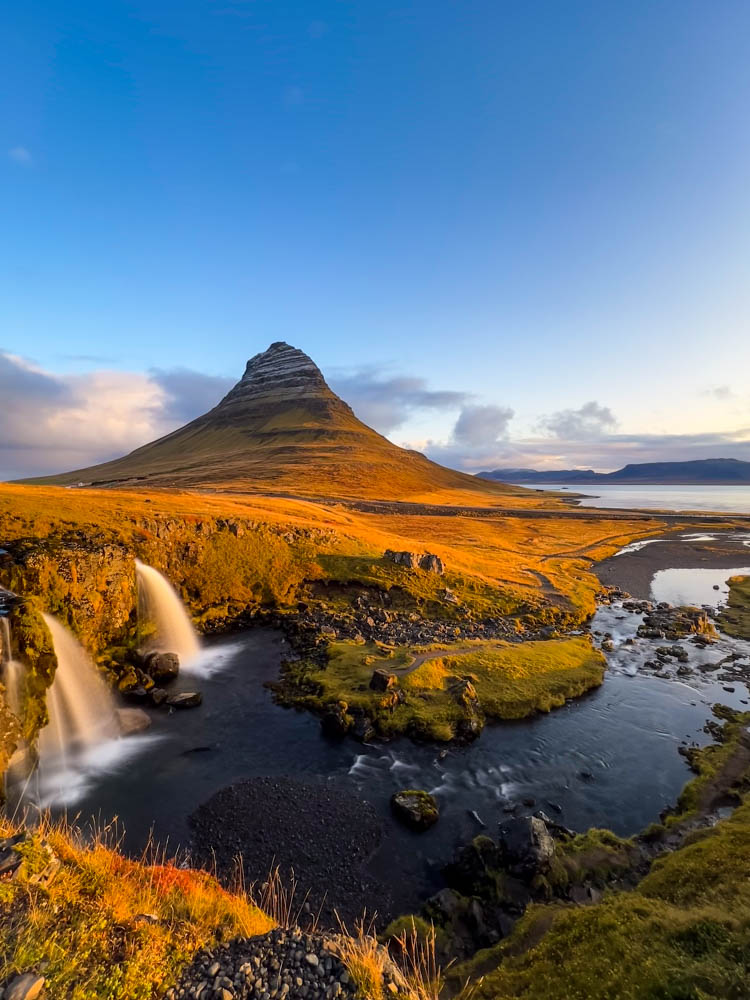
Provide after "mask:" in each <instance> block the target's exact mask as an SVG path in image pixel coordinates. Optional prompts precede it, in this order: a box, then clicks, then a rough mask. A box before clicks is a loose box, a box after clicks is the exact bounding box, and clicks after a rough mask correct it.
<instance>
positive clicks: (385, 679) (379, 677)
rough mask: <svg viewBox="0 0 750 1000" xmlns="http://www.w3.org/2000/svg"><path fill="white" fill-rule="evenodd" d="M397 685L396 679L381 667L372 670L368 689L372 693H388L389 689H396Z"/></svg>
mask: <svg viewBox="0 0 750 1000" xmlns="http://www.w3.org/2000/svg"><path fill="white" fill-rule="evenodd" d="M397 684H398V677H397V676H396V675H395V674H392V673H391V672H390V670H386V669H385V668H383V667H378V668H377V670H373V673H372V677H371V678H370V687H371V688H372V690H373V691H388V690H389V689H390V688H394V687H396V686H397Z"/></svg>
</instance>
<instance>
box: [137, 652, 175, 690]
mask: <svg viewBox="0 0 750 1000" xmlns="http://www.w3.org/2000/svg"><path fill="white" fill-rule="evenodd" d="M144 669H145V671H146V673H147V674H148V675H149V676H150V677H153V679H154V680H155V681H156V682H157V684H167V683H169V681H173V680H174V679H175V677H177V675H178V674H179V672H180V658H179V656H178V655H177V653H149V654H148V655H147V656H146V657H145V659H144Z"/></svg>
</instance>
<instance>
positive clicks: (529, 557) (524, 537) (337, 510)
mask: <svg viewBox="0 0 750 1000" xmlns="http://www.w3.org/2000/svg"><path fill="white" fill-rule="evenodd" d="M532 497H533V501H530V503H532V502H533V504H534V505H536V506H539V505H541V504H542V503H543V500H541V499H539V498H538V497H537V496H536V495H532ZM443 499H444V500H445V501H446V502H448V500H449V499H450V496H448V495H446V496H445V497H444V498H443ZM454 499H455V497H454ZM474 503H476V497H474ZM547 503H550V501H549V500H548V501H547ZM552 503H553V504H554V503H556V501H552ZM514 505H516V506H517V504H515V499H514ZM220 518H234V519H238V520H240V521H242V522H246V523H251V524H253V525H256V526H257V525H259V524H264V525H268V526H269V527H273V528H275V529H276V530H277V531H278V530H280V529H282V528H283V527H285V526H288V527H289V528H290V529H303V530H304V529H314V530H315V531H316V532H317V534H318V535H319V536H321V537H318V538H317V539H316V540H315V542H314V546H313V547H314V553H313V555H314V557H315V559H317V560H318V562H319V565H320V571H319V573H318V574H317V575H319V576H322V577H325V575H326V572H330V573H331V576H332V578H334V579H341V578H344V577H346V576H347V574H348V575H351V576H352V578H353V579H356V578H358V577H357V573H356V572H353V570H354V569H356V566H355V563H354V562H351V563H350V564H349V566H347V565H346V562H345V561H346V560H347V559H352V560H360V561H361V560H377V559H380V557H381V556H382V553H383V551H384V550H385V549H386V548H395V549H407V550H416V551H430V552H435V553H436V554H437V555H439V556H440V557H441V558H442V559H443V561H444V562H445V564H446V567H447V568H448V571H449V573H451V574H452V575H453V578H454V582H456V583H457V585H458V586H459V587H461V583H460V581H461V580H463V581H464V582H465V586H464V588H463V589H464V590H465V592H466V594H467V595H468V594H471V593H473V598H472V600H473V601H476V603H477V605H478V606H481V605H482V604H483V603H484V604H485V605H486V604H487V602H486V600H485V598H486V596H487V595H488V594H489V592H490V590H496V589H497V588H501V589H503V590H504V591H506V593H507V594H509V595H510V597H511V599H512V600H514V601H517V600H519V599H520V600H523V599H531V600H534V599H535V598H536V597H540V596H543V597H544V598H545V599H546V600H554V601H557V602H558V603H559V604H562V605H565V606H569V607H570V608H571V609H572V610H574V611H575V612H577V613H578V614H590V613H591V612H592V611H593V610H594V595H595V593H596V591H597V589H598V586H599V585H598V582H597V580H596V578H595V577H594V576H593V574H592V573H591V572H590V568H591V565H592V563H593V562H594V561H596V560H599V559H602V558H606V557H607V556H610V555H612V554H613V553H614V552H616V551H617V550H618V549H619V548H621V547H622V546H623V545H625V544H627V543H628V542H630V541H632V540H634V539H636V538H641V537H644V536H647V535H651V534H654V533H655V532H656V531H658V529H659V527H660V524H659V522H658V521H657V520H653V521H651V520H649V521H633V522H628V521H608V520H606V519H602V520H599V519H596V520H589V519H586V520H577V519H566V518H565V517H560V516H555V509H551V510H550V512H549V517H546V516H545V517H542V518H534V519H524V518H523V517H503V516H502V515H501V512H500V511H498V514H496V515H491V516H490V515H484V514H481V513H477V514H476V515H473V516H434V515H433V516H431V515H429V514H416V513H410V514H400V513H399V514H393V513H377V514H367V513H362V512H360V511H356V510H352V509H350V508H348V507H345V506H343V505H341V504H336V503H313V502H310V501H306V500H302V499H294V498H290V499H287V498H280V497H273V496H259V495H238V494H233V495H232V494H227V493H222V494H210V493H206V492H201V493H187V492H178V491H174V492H166V491H165V492H159V491H153V492H150V493H139V492H126V491H115V490H66V489H62V488H59V487H41V486H39V487H25V486H14V485H2V486H0V543H1V542H2V541H6V542H8V541H13V540H15V539H19V538H39V539H45V538H47V537H51V536H59V535H60V534H61V533H63V532H66V531H68V532H70V531H80V532H82V533H83V534H84V535H85V536H86V537H88V538H91V539H100V540H101V541H102V542H106V541H112V542H115V541H116V542H121V543H123V544H125V545H129V546H132V547H134V548H135V549H136V550H138V551H143V550H144V549H146V552H145V554H146V555H148V549H149V547H150V548H152V549H154V550H157V549H158V547H159V546H158V544H157V542H156V540H155V539H153V538H149V531H150V530H151V528H152V527H153V525H154V524H156V523H159V522H163V521H164V520H165V519H166V520H170V519H171V520H174V519H178V520H179V521H180V522H181V523H182V524H183V525H184V526H185V528H186V529H189V528H191V526H192V527H193V528H195V526H196V525H198V524H199V523H200V522H205V521H207V520H216V519H220ZM149 526H151V528H150V527H149ZM149 542H152V543H153V544H152V545H151V546H149V544H148V543H149ZM229 544H231V543H229ZM222 555H223V556H224V555H226V553H224V554H222ZM307 555H308V553H305V558H304V559H302V560H294V561H296V562H297V563H298V564H299V565H298V567H297V568H296V569H295V570H294V572H293V573H292V574H291V576H290V577H289V578H288V581H287V582H286V584H285V586H283V587H281V588H279V587H278V586H276V585H275V584H274V583H273V582H272V581H269V585H268V586H267V587H266V590H267V592H268V594H271V595H273V597H274V598H276V597H277V596H278V595H279V594H281V595H282V596H283V595H284V594H285V593H286V594H287V595H290V596H291V595H292V593H293V591H294V587H295V585H296V583H297V582H298V580H299V579H301V577H302V576H304V574H305V572H306V571H307V570H308V568H309V559H307ZM325 557H328V558H327V560H326V558H325ZM331 557H333V558H331ZM342 560H343V561H342ZM245 562H247V560H245ZM303 563H307V564H308V565H302V564H303ZM362 565H363V563H362V562H360V563H359V566H360V567H361V566H362ZM236 569H237V570H238V571H237V572H235V573H234V577H235V580H236V581H237V582H238V584H239V585H240V587H241V586H242V583H243V579H244V576H243V567H242V566H239V567H236ZM211 572H213V573H220V572H221V569H220V568H218V567H217V568H215V569H212V570H211ZM271 572H273V573H274V574H277V575H278V567H277V566H276V565H275V564H274V565H273V566H269V569H268V573H269V574H271ZM379 572H380V574H381V575H382V569H381V570H380V571H379ZM204 575H205V574H204ZM282 575H283V574H282ZM369 575H372V574H369ZM367 576H368V573H365V578H367ZM259 579H260V577H259V574H258V573H255V577H254V579H253V581H251V585H252V584H254V583H256V582H257V581H258V580H259ZM210 582H211V581H207V580H205V579H202V580H201V584H202V586H205V585H206V584H207V583H210ZM255 589H256V590H257V589H258V587H256V588H255ZM260 589H261V590H263V586H262V581H261V583H260ZM496 603H497V601H496V598H495V597H493V598H492V600H490V602H489V604H490V605H494V604H496ZM501 603H502V602H501Z"/></svg>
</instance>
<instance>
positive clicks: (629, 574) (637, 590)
mask: <svg viewBox="0 0 750 1000" xmlns="http://www.w3.org/2000/svg"><path fill="white" fill-rule="evenodd" d="M649 541H651V540H650V539H649ZM748 562H750V547H748V546H747V545H744V544H743V542H742V541H741V540H739V539H738V538H732V537H730V536H725V537H722V536H721V535H720V534H719V533H716V536H715V537H714V538H713V539H712V540H710V541H708V540H704V541H700V540H698V539H690V538H687V539H686V538H684V535H683V534H680V535H675V534H673V533H666V534H663V535H659V536H656V538H655V539H654V540H653V544H649V545H645V546H644V547H643V548H641V549H639V550H638V551H636V552H625V553H623V554H622V555H614V556H610V557H609V558H608V559H604V560H602V561H601V562H600V563H597V564H595V565H594V566H593V567H592V571H593V573H594V574H595V575H596V576H597V578H598V579H599V581H600V582H601V583H602V584H603V585H604V586H607V587H619V588H620V589H621V590H624V591H627V592H628V593H629V594H630V595H631V596H632V597H635V598H637V599H639V600H648V599H649V598H650V597H651V581H652V580H653V578H654V574H655V573H658V572H659V570H665V569H726V570H731V569H734V568H736V567H737V566H742V565H746V564H747V563H748Z"/></svg>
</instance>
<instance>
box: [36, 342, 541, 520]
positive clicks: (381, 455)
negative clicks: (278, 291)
mask: <svg viewBox="0 0 750 1000" xmlns="http://www.w3.org/2000/svg"><path fill="white" fill-rule="evenodd" d="M26 482H30V483H37V484H52V485H55V484H57V485H64V486H77V485H86V486H92V485H95V486H123V487H131V488H133V487H136V488H141V487H144V488H154V487H181V488H190V487H198V486H200V487H206V486H209V487H211V486H215V487H217V488H222V489H239V490H264V491H271V490H272V491H278V492H287V493H289V494H293V495H296V496H306V495H307V496H333V497H335V496H345V497H358V498H377V499H402V498H405V497H412V496H419V495H423V494H430V493H438V492H440V491H451V492H454V493H455V492H461V493H471V494H473V495H474V496H476V497H477V498H478V499H477V502H478V503H481V502H487V503H491V502H492V500H493V497H495V498H500V497H502V496H503V495H508V494H523V493H525V491H524V490H521V489H514V488H513V487H507V486H502V487H501V486H499V485H491V484H489V483H482V482H479V481H478V480H477V478H476V477H475V476H470V475H467V474H465V473H461V472H455V471H453V470H451V469H446V468H444V467H443V466H441V465H436V464H435V463H434V462H431V461H429V459H427V458H426V457H425V456H424V455H421V454H419V453H418V452H416V451H407V450H406V449H404V448H399V447H397V446H396V445H395V444H393V443H392V442H390V441H388V440H387V439H386V438H384V437H382V436H381V435H380V434H378V433H377V432H376V431H374V430H372V429H371V428H370V427H367V426H366V425H365V424H363V423H362V422H361V421H360V420H358V419H357V417H356V416H355V415H354V413H353V412H352V410H351V408H350V407H349V406H348V405H347V404H346V403H345V402H343V400H341V399H339V397H338V396H337V395H336V394H335V393H334V392H332V391H331V389H330V388H329V387H328V385H327V384H326V382H325V379H324V378H323V375H322V374H321V372H320V370H319V368H318V367H317V366H316V365H315V364H314V363H313V361H312V360H311V359H310V358H309V357H308V356H307V355H306V354H304V353H303V352H302V351H299V350H297V349H296V348H294V347H290V346H289V345H288V344H285V343H275V344H271V346H270V347H269V348H268V350H267V351H264V352H262V353H261V354H256V355H255V357H253V358H251V359H250V361H248V363H247V367H246V369H245V373H244V375H243V376H242V378H241V379H240V381H239V382H238V383H237V384H236V385H235V386H234V388H233V389H231V391H230V392H229V393H228V394H227V395H226V396H225V397H224V399H222V400H221V402H220V403H218V405H217V406H215V407H214V408H213V409H212V410H210V411H209V412H208V413H205V414H204V415H203V416H200V417H197V418H196V419H195V420H193V421H191V422H190V423H189V424H186V425H185V426H184V427H180V428H179V429H178V430H176V431H173V432H172V433H171V434H167V435H166V436H165V437H163V438H160V439H159V440H157V441H153V442H151V443H150V444H147V445H144V446H143V447H141V448H137V449H136V450H135V451H133V452H131V453H130V454H129V455H126V456H124V457H123V458H118V459H115V460H114V461H112V462H105V463H103V464H101V465H95V466H92V467H91V468H87V469H78V470H76V471H74V472H68V473H64V474H62V475H56V476H46V477H43V478H37V479H33V480H26Z"/></svg>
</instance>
